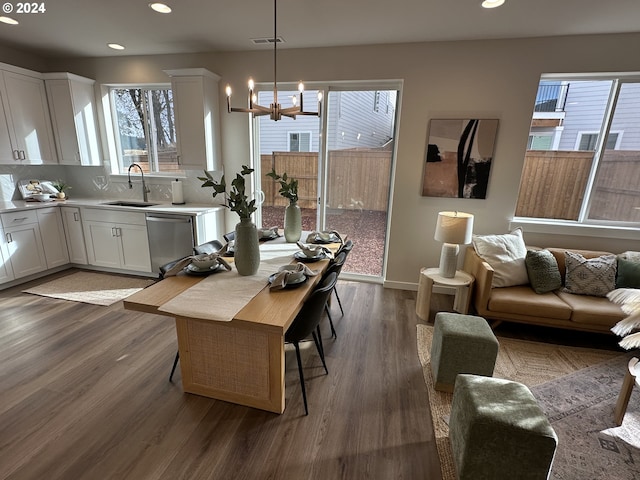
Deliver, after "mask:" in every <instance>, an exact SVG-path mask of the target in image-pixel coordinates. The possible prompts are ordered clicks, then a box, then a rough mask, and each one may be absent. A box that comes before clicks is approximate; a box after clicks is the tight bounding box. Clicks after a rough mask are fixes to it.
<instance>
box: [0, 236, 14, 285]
mask: <svg viewBox="0 0 640 480" xmlns="http://www.w3.org/2000/svg"><path fill="white" fill-rule="evenodd" d="M13 278H14V277H13V269H12V268H11V261H10V260H9V249H8V247H7V241H6V237H5V236H4V230H2V229H1V228H0V283H5V282H9V281H11V280H13Z"/></svg>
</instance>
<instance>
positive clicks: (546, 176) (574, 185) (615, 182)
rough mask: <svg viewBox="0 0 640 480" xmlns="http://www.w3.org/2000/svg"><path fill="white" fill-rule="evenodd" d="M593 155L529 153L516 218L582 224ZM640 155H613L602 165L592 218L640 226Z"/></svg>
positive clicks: (603, 161)
mask: <svg viewBox="0 0 640 480" xmlns="http://www.w3.org/2000/svg"><path fill="white" fill-rule="evenodd" d="M592 163H593V152H584V151H579V152H575V151H546V150H545V151H543V150H531V151H528V152H527V154H526V157H525V162H524V168H523V171H522V178H521V180H520V194H519V196H518V204H517V206H516V215H517V216H522V217H535V218H554V219H562V220H577V219H578V216H579V213H580V208H581V206H582V201H583V199H584V196H585V190H586V188H587V181H588V179H589V172H590V170H591V165H592ZM639 166H640V152H638V151H622V150H609V151H607V152H606V153H605V155H604V156H603V158H602V161H601V162H600V170H599V172H598V177H597V182H596V184H595V187H594V190H593V198H592V203H591V210H590V212H589V218H591V219H605V220H620V221H640V210H636V209H635V208H634V207H640V188H639V187H638V185H640V168H639Z"/></svg>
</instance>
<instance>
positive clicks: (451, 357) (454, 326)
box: [431, 312, 498, 393]
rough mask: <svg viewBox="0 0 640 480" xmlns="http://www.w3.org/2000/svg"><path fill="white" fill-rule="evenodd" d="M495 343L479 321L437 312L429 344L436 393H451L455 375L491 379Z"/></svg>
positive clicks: (496, 344)
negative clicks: (468, 374)
mask: <svg viewBox="0 0 640 480" xmlns="http://www.w3.org/2000/svg"><path fill="white" fill-rule="evenodd" d="M497 356H498V340H497V339H496V336H495V335H494V334H493V331H492V330H491V327H490V326H489V324H488V323H487V321H486V320H485V319H484V318H482V317H477V316H475V315H461V314H459V313H447V312H439V313H437V314H436V319H435V323H434V327H433V340H432V342H431V373H432V375H433V385H434V387H435V389H436V390H440V391H444V392H449V393H451V392H453V385H454V383H455V381H456V375H458V374H459V373H473V374H476V375H486V376H489V377H490V376H491V375H493V368H494V367H495V364H496V357H497Z"/></svg>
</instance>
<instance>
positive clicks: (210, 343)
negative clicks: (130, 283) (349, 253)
mask: <svg viewBox="0 0 640 480" xmlns="http://www.w3.org/2000/svg"><path fill="white" fill-rule="evenodd" d="M327 246H328V247H329V248H330V249H331V250H334V251H335V250H336V249H337V248H338V247H339V246H340V244H329V245H327ZM291 261H294V259H293V257H292V258H291ZM307 265H308V266H309V267H310V268H312V269H313V270H316V271H318V272H319V275H316V276H311V277H309V278H308V280H307V281H306V282H305V283H304V284H302V285H301V286H298V287H296V288H285V289H282V290H272V289H270V288H269V284H268V279H267V278H265V279H264V282H265V286H264V288H263V289H262V290H260V291H259V293H258V294H257V295H255V296H254V297H253V298H252V299H251V300H250V301H249V302H248V303H247V304H246V305H245V306H244V307H243V308H242V309H241V310H240V311H239V312H238V313H237V314H236V315H235V316H234V317H233V319H232V320H231V321H229V322H225V321H216V320H209V319H205V318H198V317H195V316H190V315H189V316H183V315H172V314H168V313H166V312H163V311H162V310H161V307H162V305H164V304H166V303H167V302H169V301H171V300H172V299H174V298H175V297H176V296H178V295H180V294H181V293H183V292H185V291H186V290H188V289H189V288H191V287H193V286H194V285H196V284H197V283H199V282H200V281H202V279H203V277H200V276H191V275H185V274H179V275H177V276H172V277H167V278H164V279H163V280H161V281H159V282H157V283H155V284H153V285H151V286H149V287H147V288H145V289H144V290H141V291H140V292H137V293H135V294H133V295H131V296H129V297H128V298H126V299H125V300H124V308H125V309H128V310H136V311H141V312H148V313H154V314H159V315H169V316H173V317H174V318H175V322H176V333H177V337H178V350H179V353H180V369H181V373H182V387H183V389H184V391H185V392H188V393H193V394H197V395H203V396H206V397H210V398H215V399H218V400H224V401H228V402H232V403H236V404H239V405H245V406H249V407H254V408H259V409H262V410H267V411H270V412H275V413H282V412H284V408H285V382H284V368H285V350H284V335H285V332H286V331H287V329H288V328H289V326H290V325H291V323H292V322H293V320H294V318H295V317H296V315H297V314H298V312H299V311H300V309H301V308H302V305H303V303H304V301H305V300H306V299H307V298H308V297H309V295H310V294H311V292H312V291H313V288H314V287H315V286H316V284H317V283H318V282H319V281H320V279H321V277H322V273H323V272H324V271H325V270H326V269H327V267H328V265H329V260H328V259H323V260H319V261H317V262H313V263H308V264H307ZM198 301H202V302H211V301H212V299H211V298H207V297H206V296H205V297H202V298H201V300H200V299H199V300H198ZM212 308H213V305H212Z"/></svg>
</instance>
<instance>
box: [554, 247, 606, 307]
mask: <svg viewBox="0 0 640 480" xmlns="http://www.w3.org/2000/svg"><path fill="white" fill-rule="evenodd" d="M564 254H565V263H566V267H567V273H566V275H565V279H564V291H565V292H569V293H575V294H577V295H592V296H594V297H605V296H606V295H607V293H609V292H610V291H611V290H613V289H615V287H616V264H617V262H616V256H615V255H602V256H601V257H596V258H589V259H587V258H584V257H583V256H582V255H580V254H579V253H574V252H565V253H564Z"/></svg>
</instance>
